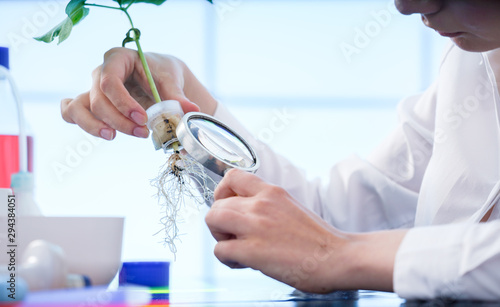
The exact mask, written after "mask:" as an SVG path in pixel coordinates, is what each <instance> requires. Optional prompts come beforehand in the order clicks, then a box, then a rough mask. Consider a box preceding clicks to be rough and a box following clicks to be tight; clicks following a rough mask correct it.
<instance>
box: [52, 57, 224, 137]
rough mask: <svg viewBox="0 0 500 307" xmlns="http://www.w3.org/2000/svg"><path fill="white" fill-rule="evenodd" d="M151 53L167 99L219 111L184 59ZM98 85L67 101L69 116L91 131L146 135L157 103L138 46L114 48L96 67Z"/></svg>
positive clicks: (65, 107) (100, 134)
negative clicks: (151, 108) (148, 111)
mask: <svg viewBox="0 0 500 307" xmlns="http://www.w3.org/2000/svg"><path fill="white" fill-rule="evenodd" d="M146 59H147V61H148V65H149V68H150V70H151V73H152V75H153V79H154V80H155V83H156V86H157V88H158V92H159V94H160V97H161V99H162V100H169V99H172V100H177V101H179V102H180V103H181V106H182V108H183V110H184V112H185V113H187V112H191V111H201V112H204V113H207V114H213V112H214V111H215V108H216V106H217V102H216V100H215V99H214V98H213V97H212V96H211V95H210V93H209V92H208V91H207V90H206V89H205V88H204V87H203V85H202V84H201V83H200V82H199V81H198V80H197V79H196V77H195V76H194V75H193V74H192V72H191V71H190V70H189V69H188V68H187V66H186V65H185V64H184V63H183V62H182V61H180V60H179V59H177V58H175V57H172V56H167V55H159V54H152V53H147V54H146ZM92 79H93V82H92V88H91V89H90V91H89V92H86V93H83V94H81V95H79V96H78V97H76V98H75V99H64V100H63V101H62V102H61V113H62V116H63V119H64V120H65V121H67V122H69V123H74V124H77V125H79V126H80V127H81V128H82V129H83V130H85V131H87V132H88V133H90V134H92V135H94V136H98V137H102V138H104V139H107V140H111V139H113V138H114V137H115V135H116V131H117V130H118V131H120V132H123V133H125V134H129V135H134V136H137V137H143V138H146V137H148V135H149V131H148V129H147V127H146V126H145V124H146V122H147V114H146V112H145V109H147V108H148V107H149V106H151V105H153V104H154V103H155V101H154V99H153V95H152V93H151V89H150V86H149V84H148V82H147V78H146V75H145V73H144V69H143V67H142V64H141V61H140V58H139V55H138V54H137V52H136V51H134V50H131V49H126V48H114V49H111V50H109V51H108V52H107V53H106V54H105V56H104V63H103V64H102V65H101V66H99V67H97V68H96V69H95V70H94V72H93V73H92Z"/></svg>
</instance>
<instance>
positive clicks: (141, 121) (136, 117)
mask: <svg viewBox="0 0 500 307" xmlns="http://www.w3.org/2000/svg"><path fill="white" fill-rule="evenodd" d="M130 117H131V118H132V120H133V121H134V122H135V123H136V124H138V125H141V126H143V125H145V124H146V122H147V121H148V118H147V116H145V115H143V114H142V113H139V112H137V111H134V112H132V113H131V114H130Z"/></svg>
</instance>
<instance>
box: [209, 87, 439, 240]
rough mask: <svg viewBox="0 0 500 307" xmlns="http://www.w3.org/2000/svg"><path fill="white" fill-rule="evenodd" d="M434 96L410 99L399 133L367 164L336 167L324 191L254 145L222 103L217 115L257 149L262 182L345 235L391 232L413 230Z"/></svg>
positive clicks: (402, 110) (351, 162) (404, 106)
mask: <svg viewBox="0 0 500 307" xmlns="http://www.w3.org/2000/svg"><path fill="white" fill-rule="evenodd" d="M433 92H434V88H431V89H430V90H429V91H428V92H427V93H426V94H423V95H419V96H415V97H410V98H408V99H405V100H404V101H403V102H402V103H401V104H400V107H399V114H400V117H401V124H400V125H399V127H398V128H397V129H396V131H395V132H394V133H393V134H392V135H390V136H389V137H388V139H387V140H386V141H385V142H384V143H383V144H381V146H380V147H379V148H377V149H376V150H375V151H374V153H373V154H372V155H371V156H370V157H369V159H368V160H363V159H361V158H359V157H357V156H352V157H350V158H348V159H346V160H344V161H342V162H340V163H338V164H336V165H335V166H333V167H332V168H331V170H330V176H329V177H330V178H329V182H327V183H326V184H325V185H323V184H322V183H321V182H320V181H319V180H312V181H308V180H307V179H306V175H305V172H304V171H303V170H301V169H299V168H297V167H295V166H294V165H292V164H291V163H290V162H289V161H288V160H286V159H285V158H284V157H282V156H280V155H278V154H276V153H275V152H273V151H272V150H271V149H270V148H269V147H268V146H267V145H266V144H264V143H262V142H260V141H258V140H257V139H255V138H254V137H253V136H252V135H251V134H250V133H249V132H248V131H247V130H246V129H245V128H244V127H242V125H241V124H240V123H239V122H238V120H236V119H235V118H234V117H233V116H232V115H231V114H230V113H229V111H228V110H227V109H226V108H225V107H224V106H223V105H222V104H221V103H219V106H218V108H217V110H216V112H215V114H214V115H215V117H217V118H219V119H220V120H221V121H223V122H225V123H226V124H228V125H229V126H230V127H232V128H233V129H234V130H235V131H236V132H237V133H239V134H240V135H241V136H242V137H243V138H245V139H246V140H247V141H248V142H249V143H250V144H251V145H252V146H253V147H254V149H255V150H256V152H257V154H258V156H259V157H260V159H261V166H260V168H259V170H258V171H257V173H256V174H257V175H258V176H260V177H261V178H263V179H264V180H266V181H267V182H269V183H272V184H276V185H279V186H281V187H283V188H285V189H286V190H287V191H288V192H289V193H290V194H291V195H292V196H293V197H294V198H295V199H297V200H298V201H299V202H300V203H301V204H303V205H304V206H305V207H307V208H309V209H311V210H312V211H314V212H316V213H317V214H318V215H320V216H321V217H322V218H323V219H324V220H325V221H327V222H328V223H330V224H332V225H334V226H335V227H337V228H339V229H342V230H345V231H356V232H362V231H372V230H379V229H392V228H401V227H410V226H413V222H414V216H415V210H416V204H417V197H418V192H419V188H420V183H421V180H422V176H423V173H424V170H425V167H426V166H427V162H428V159H429V156H430V153H431V149H432V145H431V144H432V131H431V130H432V128H433V127H432V125H433V122H434V119H433V116H434V106H433V102H432V101H433V99H432V98H433ZM318 163H321V161H318Z"/></svg>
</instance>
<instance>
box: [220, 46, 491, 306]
mask: <svg viewBox="0 0 500 307" xmlns="http://www.w3.org/2000/svg"><path fill="white" fill-rule="evenodd" d="M495 52H496V51H495ZM491 54H493V53H490V54H482V53H470V52H465V51H462V50H461V49H459V48H457V47H454V46H452V47H450V49H449V50H448V52H447V53H446V55H445V57H444V60H443V62H442V65H441V70H440V76H439V78H438V80H437V81H436V82H435V83H434V84H433V85H432V86H431V87H430V88H429V89H428V90H427V91H426V92H425V93H423V94H421V95H417V96H412V97H409V98H407V99H404V100H403V101H402V102H401V103H400V104H399V107H398V111H399V116H400V124H399V126H398V128H397V129H396V130H395V131H394V132H393V133H392V134H391V135H390V136H389V137H388V138H387V139H386V141H385V142H383V143H382V144H381V145H380V146H379V147H378V148H377V149H376V150H375V151H374V152H373V153H372V154H371V155H370V156H369V157H368V158H367V159H366V160H362V159H360V158H358V157H355V156H354V157H351V158H348V159H347V160H345V161H342V162H340V163H338V164H337V165H335V166H333V167H332V168H331V171H330V180H329V182H327V183H326V184H323V185H322V184H321V182H319V181H307V180H306V178H305V176H304V173H303V172H302V171H301V170H300V169H298V168H297V167H295V166H294V165H292V164H290V162H288V161H287V160H286V159H284V158H282V157H280V156H279V155H277V154H276V153H274V152H273V151H272V150H270V149H269V148H268V147H267V146H266V145H264V144H263V143H260V142H259V141H257V140H256V139H255V138H253V137H252V136H251V135H250V134H249V133H248V132H247V131H246V130H245V129H244V128H243V127H241V125H240V124H239V123H238V122H237V121H236V120H235V119H234V118H233V117H232V116H231V115H230V114H229V112H228V111H227V110H226V109H225V108H224V107H222V106H219V107H218V109H217V111H216V114H215V116H216V117H219V118H220V119H221V120H223V121H224V122H226V123H228V124H229V125H230V126H233V127H234V128H235V129H236V131H237V132H239V133H240V134H242V136H244V137H245V138H246V139H248V140H249V142H250V143H251V144H252V145H253V146H254V147H255V149H256V151H257V153H258V155H259V157H260V158H261V160H262V164H261V167H260V169H259V171H258V172H257V174H258V175H259V176H260V177H262V178H264V179H265V180H266V181H268V182H271V183H273V184H277V185H279V186H282V187H284V188H285V189H286V190H287V191H288V192H289V193H291V194H292V195H293V196H294V197H295V198H296V199H297V200H298V201H299V202H301V203H302V204H303V205H305V206H306V207H308V208H310V209H312V210H313V211H315V212H316V213H318V214H319V215H320V216H321V217H322V218H323V219H325V220H326V221H327V222H329V223H331V224H332V225H334V226H336V227H338V228H340V229H342V230H346V231H357V232H364V231H372V230H379V229H394V228H410V227H414V226H415V227H414V228H412V229H411V230H410V231H409V232H408V234H407V235H406V237H405V239H404V240H403V243H402V244H401V246H400V248H399V250H398V253H397V256H396V262H395V268H394V289H395V291H396V293H397V294H398V295H400V296H401V297H403V298H419V299H428V298H436V297H452V298H455V299H486V300H492V299H496V300H499V299H500V220H499V217H500V209H499V207H500V206H495V207H494V210H493V213H492V214H491V217H490V219H489V221H488V222H487V223H479V221H480V220H481V218H482V217H483V216H484V214H485V213H486V212H487V211H488V210H489V209H490V208H491V207H492V206H493V205H494V204H495V203H496V201H497V200H498V196H499V192H500V125H499V110H498V106H499V102H500V100H499V95H498V89H497V86H496V82H495V76H494V73H493V70H492V68H491V65H490V61H489V56H491Z"/></svg>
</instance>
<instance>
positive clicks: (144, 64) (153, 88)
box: [85, 1, 161, 102]
mask: <svg viewBox="0 0 500 307" xmlns="http://www.w3.org/2000/svg"><path fill="white" fill-rule="evenodd" d="M133 3H134V1H132V2H130V3H129V5H128V6H127V7H125V8H124V7H121V6H120V7H114V6H107V5H101V4H95V3H85V5H86V6H95V7H101V8H106V9H113V10H120V11H122V12H124V13H125V15H127V18H128V21H129V22H130V25H131V26H132V29H135V27H134V23H133V22H132V18H131V17H130V14H129V13H128V11H127V9H128V8H129V7H130V6H131V5H132V4H133ZM134 42H135V44H136V46H137V53H138V54H139V58H140V59H141V63H142V67H143V68H144V72H145V73H146V78H147V79H148V83H149V87H150V88H151V93H153V97H154V99H155V101H156V102H160V101H161V98H160V94H159V93H158V89H157V88H156V84H155V81H154V79H153V75H152V74H151V70H150V69H149V65H148V62H147V61H146V57H145V56H144V52H143V51H142V48H141V43H139V37H138V36H137V37H136V36H135V32H134Z"/></svg>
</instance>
